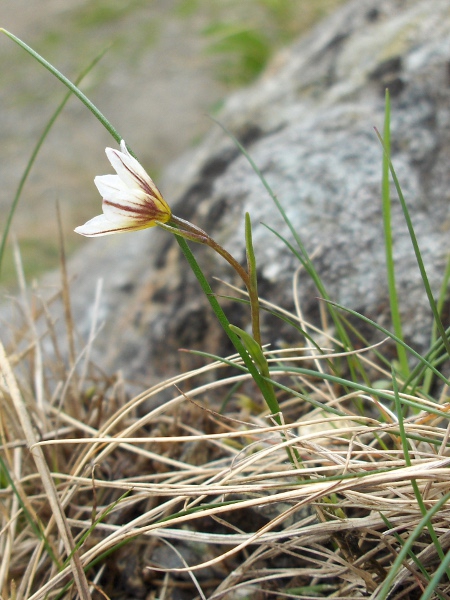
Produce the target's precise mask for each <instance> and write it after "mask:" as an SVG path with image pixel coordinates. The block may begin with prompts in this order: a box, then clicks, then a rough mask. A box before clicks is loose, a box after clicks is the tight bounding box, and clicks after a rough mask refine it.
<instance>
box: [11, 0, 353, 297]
mask: <svg viewBox="0 0 450 600" xmlns="http://www.w3.org/2000/svg"><path fill="white" fill-rule="evenodd" d="M342 3H343V0H245V1H244V2H243V1H242V0H128V1H123V0H120V1H111V0H89V1H88V0H71V1H70V2H67V1H66V0H46V1H45V2H40V1H37V0H2V3H1V5H0V25H1V26H2V27H4V28H5V29H7V30H9V31H11V32H12V33H14V34H15V35H17V36H18V37H20V38H21V39H22V40H24V41H25V42H26V43H27V44H29V45H30V46H32V47H33V48H34V49H35V50H37V51H38V52H39V53H41V54H42V55H43V56H44V57H45V58H46V59H47V60H49V61H50V62H51V63H52V64H53V65H55V66H56V67H57V68H58V69H60V70H61V71H62V72H63V73H64V74H65V75H67V76H68V77H69V78H71V79H72V80H73V79H75V78H76V76H77V75H78V74H79V73H80V72H81V71H82V70H83V69H84V68H85V67H86V66H87V65H88V64H89V63H90V62H91V61H92V60H93V58H94V57H95V56H96V55H98V53H99V52H101V51H102V50H105V49H106V48H108V50H107V52H106V54H105V56H104V57H103V58H102V60H101V61H100V62H99V63H98V64H97V65H96V67H95V68H94V69H93V70H92V71H91V72H90V73H89V75H88V76H87V77H86V78H85V80H84V81H83V83H82V85H81V88H82V89H83V91H84V92H85V93H86V94H87V95H88V96H89V97H90V99H91V100H92V101H93V102H94V103H95V104H96V105H97V106H98V107H99V108H100V110H101V111H102V112H103V113H104V114H105V115H106V116H107V118H108V119H109V120H110V121H111V122H112V123H113V125H114V126H115V127H116V129H117V130H118V131H119V133H120V134H121V135H122V136H123V137H124V138H125V139H126V140H127V142H128V143H129V144H130V146H131V147H132V148H133V150H134V151H135V152H136V154H137V155H138V156H139V158H140V160H141V162H142V163H143V164H144V166H145V167H146V168H147V169H148V170H149V172H150V174H151V175H152V176H153V177H154V178H155V179H156V180H157V179H158V174H159V173H160V172H161V170H162V169H163V168H164V167H165V166H166V165H167V164H168V162H169V161H170V160H171V159H173V158H175V157H176V156H178V155H180V154H181V153H182V152H183V151H185V150H186V149H187V148H189V147H190V146H192V145H193V144H195V143H197V142H198V140H200V139H201V137H202V136H203V135H204V133H205V132H206V131H207V130H208V129H209V128H210V127H212V126H213V125H212V124H211V121H210V119H209V118H208V116H207V115H208V114H216V113H217V111H218V110H219V109H220V106H221V103H222V100H223V98H224V97H225V96H226V95H227V94H228V93H229V92H230V91H232V90H233V89H236V88H237V87H241V86H244V85H247V84H249V83H251V82H252V81H253V80H254V79H255V78H257V77H258V76H259V75H260V74H261V73H262V72H263V71H264V69H265V68H266V67H267V65H268V64H269V63H270V61H271V60H272V59H273V57H274V56H275V55H276V54H277V52H278V51H279V50H281V49H282V48H283V47H285V46H286V45H288V44H289V43H290V42H291V41H292V40H294V39H295V38H296V37H298V36H299V35H300V33H302V32H304V31H306V30H308V29H310V28H311V27H312V26H313V25H314V24H315V23H316V22H317V21H318V20H319V19H321V18H322V17H324V16H326V15H327V14H329V13H330V12H331V11H333V10H334V9H335V8H336V7H337V5H339V4H342ZM0 65H1V66H0V102H1V112H0V136H1V139H2V145H1V148H0V177H1V181H2V186H0V211H1V215H2V218H1V230H3V227H4V224H5V221H6V214H7V212H8V210H9V207H10V206H11V203H12V200H13V197H14V194H15V191H16V189H17V186H18V183H19V180H20V177H21V175H22V173H23V171H24V169H25V167H26V165H27V161H28V159H29V157H30V155H31V152H32V150H33V147H34V145H35V144H36V141H37V139H38V138H39V135H40V134H41V132H42V130H43V129H44V126H45V124H46V122H47V121H48V119H49V118H50V116H51V115H52V113H53V112H54V110H55V109H56V107H57V105H58V104H59V102H60V101H61V99H62V98H63V96H64V94H65V91H66V90H65V88H64V87H63V86H62V85H61V84H60V83H59V82H58V81H57V80H56V79H55V78H53V77H52V76H51V75H50V74H49V73H48V72H47V71H45V69H43V67H41V66H40V65H39V64H38V63H37V62H35V61H34V60H33V59H32V58H31V57H30V56H29V55H27V54H26V53H25V52H24V51H23V50H22V49H21V48H19V47H18V46H17V45H15V44H14V43H13V42H12V41H11V40H9V39H8V38H7V37H6V36H4V35H3V36H0ZM276 65H277V63H276V61H274V62H273V63H272V68H273V69H276V68H277V66H276ZM111 144H114V142H112V140H111V138H110V137H109V135H108V134H107V133H106V132H105V131H104V130H103V128H102V127H101V126H100V125H99V124H98V123H97V121H96V120H95V119H94V118H93V117H92V115H90V113H89V112H88V111H87V109H85V108H84V107H83V106H82V105H81V103H80V102H79V101H78V100H76V99H71V100H70V101H69V103H68V105H67V106H66V108H65V109H64V112H63V114H62V115H61V116H60V117H59V119H58V121H57V123H56V125H55V126H54V128H53V129H52V131H51V133H50V135H49V136H48V138H47V140H46V142H45V144H44V146H43V148H42V150H41V152H40V154H39V158H38V160H37V162H36V163H35V165H34V167H33V170H32V173H31V176H30V178H29V180H28V182H27V184H26V186H25V188H24V192H23V195H22V198H21V200H20V203H19V205H18V209H17V212H16V214H15V217H14V221H13V227H12V232H13V234H14V236H15V238H16V239H17V240H18V242H19V247H20V250H21V254H22V259H23V263H24V267H25V272H26V274H27V276H28V277H31V276H37V275H39V274H41V273H42V272H45V271H47V270H49V269H52V268H54V267H56V266H57V263H58V255H59V243H58V228H57V219H56V210H55V204H56V202H58V203H59V204H60V206H61V213H62V220H63V229H64V234H65V240H66V242H65V243H66V246H67V250H68V251H69V252H72V251H73V250H75V249H76V247H77V246H78V245H80V244H82V243H83V242H84V243H85V241H84V240H83V238H81V237H79V236H77V235H76V234H74V233H73V231H72V230H73V228H74V227H75V226H76V225H78V224H80V223H82V222H84V221H85V220H86V219H88V218H90V217H91V216H93V215H95V214H97V213H98V212H100V198H99V196H98V194H97V191H96V189H95V187H94V185H93V178H94V176H95V175H98V174H104V173H108V172H110V171H111V168H110V167H109V165H108V163H107V161H106V158H105V155H104V152H103V150H104V148H105V146H107V145H111ZM15 280H16V275H15V270H14V266H13V260H12V250H11V245H10V244H9V245H8V250H7V253H6V257H5V260H4V263H3V267H2V272H1V276H0V286H1V287H2V288H3V289H10V288H11V287H13V286H14V282H15Z"/></svg>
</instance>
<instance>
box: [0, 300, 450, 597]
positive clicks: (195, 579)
mask: <svg viewBox="0 0 450 600" xmlns="http://www.w3.org/2000/svg"><path fill="white" fill-rule="evenodd" d="M64 297H65V304H66V309H68V308H69V301H68V299H67V296H64ZM33 302H34V308H33V310H31V309H30V305H29V304H23V303H22V304H21V307H22V308H21V310H22V311H23V313H24V314H25V315H26V323H27V327H26V329H24V330H22V331H19V330H15V333H14V335H13V336H12V337H11V338H10V340H9V342H8V343H7V344H6V342H5V346H6V347H5V348H4V347H3V346H2V349H1V352H0V366H1V373H2V375H1V379H0V402H1V409H0V435H1V448H0V458H1V472H2V475H1V489H0V497H1V514H0V516H1V525H0V527H1V529H0V555H1V567H0V590H1V595H2V597H3V598H5V599H6V598H11V599H12V598H14V599H15V600H24V599H27V600H40V599H43V598H62V597H74V593H75V592H77V593H78V595H79V596H81V597H82V596H84V597H86V598H87V597H93V598H114V599H119V598H123V599H125V598H131V597H135V598H144V597H145V598H159V599H161V600H162V599H169V598H174V599H175V598H177V599H186V600H192V598H202V599H205V598H208V599H210V600H218V599H224V600H231V599H237V598H254V599H265V598H267V599H269V598H304V599H306V598H317V597H327V598H340V599H342V600H343V599H345V598H379V597H381V596H380V595H379V593H380V589H381V586H382V585H383V582H384V581H385V580H386V577H388V575H389V574H390V573H393V571H392V568H393V565H394V562H395V561H396V559H398V556H399V553H400V552H401V550H402V548H403V547H404V546H405V544H407V543H410V550H409V553H407V554H406V557H405V559H404V560H403V562H402V564H401V566H400V568H399V570H398V571H396V572H395V577H394V579H393V581H392V583H391V586H390V591H391V595H390V596H389V597H390V598H396V599H400V598H416V597H417V598H418V597H419V596H420V594H421V593H422V591H423V590H424V589H425V588H426V586H427V585H428V581H429V579H430V577H432V576H433V573H434V572H435V571H436V569H437V568H438V567H439V565H440V564H441V562H442V557H441V556H440V554H439V551H441V552H442V553H444V554H445V553H446V552H447V550H448V549H449V547H450V534H449V530H448V521H447V519H448V518H449V516H450V512H449V507H448V504H447V503H446V498H445V495H446V494H447V492H448V489H449V481H450V471H449V469H448V465H449V463H450V456H449V452H448V430H447V428H446V427H444V426H443V424H444V423H445V414H446V412H447V410H448V405H447V404H437V403H434V402H433V401H432V400H430V398H424V397H421V396H420V395H419V394H418V395H417V396H411V395H409V396H406V394H404V395H403V396H404V397H405V400H409V401H411V402H415V403H417V404H418V405H420V406H422V407H423V410H420V411H419V410H416V411H415V412H414V414H413V416H410V417H409V418H408V419H405V421H404V428H405V434H406V436H407V439H408V441H409V444H410V454H409V459H407V458H405V453H404V448H403V446H402V441H401V436H400V432H399V423H398V422H397V419H396V418H395V414H394V411H393V410H392V406H393V405H394V404H393V401H394V393H393V392H392V390H391V389H389V388H387V389H385V390H383V394H384V396H383V397H384V398H385V401H384V402H383V404H381V403H380V400H379V397H377V396H376V395H375V394H369V393H367V392H365V393H363V392H361V391H358V390H355V389H353V390H351V389H345V388H344V386H337V385H336V384H330V382H327V381H324V380H323V378H322V377H321V375H320V373H321V372H322V371H323V372H326V371H327V364H326V361H325V359H324V357H323V356H322V357H317V356H315V357H312V356H311V352H312V350H311V348H297V349H295V348H294V349H292V348H291V349H289V352H283V351H279V352H276V351H272V352H268V356H269V357H270V360H271V361H272V364H273V365H276V367H274V371H273V378H274V380H275V381H277V382H279V383H280V384H281V385H282V386H284V387H282V388H280V389H279V401H280V403H281V406H282V410H283V418H284V422H285V423H286V425H284V426H274V424H273V420H272V419H271V417H270V415H268V414H267V413H266V412H264V408H263V405H262V403H261V404H259V398H258V394H257V392H256V389H255V388H254V387H253V385H252V382H251V380H249V378H248V376H247V375H246V374H244V373H242V372H241V371H239V369H238V368H232V367H225V366H224V365H223V364H221V363H220V362H216V363H211V364H208V365H206V366H205V367H203V368H201V369H197V370H195V371H192V372H189V373H185V374H183V375H179V376H176V377H173V378H172V379H170V380H167V381H164V382H161V383H160V384H158V385H155V386H154V387H153V388H151V389H149V390H147V391H145V392H144V393H142V394H140V395H138V396H136V397H133V398H131V399H130V400H126V394H125V392H124V386H123V382H121V381H120V379H119V378H110V379H108V378H106V377H103V378H102V377H99V376H98V370H95V369H93V368H92V365H90V363H89V359H87V362H86V357H88V356H89V349H88V348H84V349H83V350H82V351H81V352H79V353H78V354H77V353H76V352H75V351H74V350H72V351H70V352H66V351H65V350H63V349H62V348H61V347H60V346H61V335H60V334H57V333H56V329H55V324H54V322H53V320H52V318H51V317H50V316H49V315H50V314H51V312H52V311H51V302H50V304H49V303H46V302H44V301H43V300H42V298H40V299H37V297H35V299H34V301H33ZM69 313H70V311H67V310H66V322H67V323H70V322H71V320H70V318H69V317H68V315H69ZM42 323H45V328H43V326H42ZM74 339H76V336H75V333H74V331H73V330H71V332H70V335H69V340H72V341H70V343H69V346H68V347H69V349H70V348H72V349H73V348H74V347H75V344H74V342H73V340H74ZM328 345H329V346H330V348H328V349H324V354H325V355H326V356H327V357H330V358H331V360H332V359H333V358H335V357H336V354H338V352H337V351H336V350H334V349H333V347H334V342H333V340H331V341H330V340H328ZM65 356H67V357H68V358H67V359H66V358H64V357H65ZM359 356H360V357H361V359H362V360H364V361H366V363H367V364H368V363H369V360H370V359H369V356H370V354H367V353H364V352H362V353H361V354H360V355H359ZM228 360H229V361H231V362H234V363H235V364H236V365H238V364H239V362H238V359H237V358H236V357H235V356H234V357H229V359H228ZM299 365H302V366H305V365H306V366H308V368H309V369H310V370H314V369H316V373H317V375H316V376H314V375H311V374H309V375H305V374H299V373H298V372H297V371H295V367H298V366H299ZM371 368H372V369H373V371H374V372H377V373H378V374H379V379H380V380H382V379H388V378H389V374H387V373H385V372H383V370H382V369H381V368H380V367H379V366H377V365H376V364H372V365H371ZM225 369H226V371H225ZM219 371H220V377H216V378H214V377H211V375H212V374H214V373H215V372H219ZM205 374H208V377H207V380H208V381H210V380H211V379H214V381H213V382H212V383H208V384H204V383H202V382H203V381H205V380H206V378H205V377H204V376H205ZM233 386H237V387H235V391H234V393H233V394H232V395H231V397H230V399H229V401H228V403H227V404H226V407H225V409H224V411H223V413H224V414H219V412H218V410H219V409H218V408H217V406H218V403H217V400H216V399H217V398H225V397H226V396H227V394H228V393H229V391H230V389H231V388H232V387H233ZM183 389H189V392H188V395H186V394H184V393H183V392H182V391H181V390H183ZM167 390H171V392H172V399H171V400H170V401H168V402H164V403H162V404H161V405H158V404H159V401H158V398H159V397H161V395H162V394H163V393H164V392H165V393H166V394H167ZM389 397H391V398H392V403H389V401H388V399H389ZM307 398H309V399H310V400H311V401H314V402H315V403H316V406H315V407H314V406H311V404H308V402H307V401H306V400H305V399H307ZM317 403H321V404H320V405H319V404H317ZM358 403H362V404H363V405H364V406H365V407H366V410H365V414H361V413H360V412H358V411H357V410H356V408H355V407H356V406H357V405H358ZM146 406H156V408H153V409H151V410H148V411H147V410H146V408H145V407H146ZM389 406H390V407H391V408H389ZM330 408H332V409H334V411H335V413H334V414H333V413H330V412H327V410H328V409H330ZM432 411H434V412H432ZM280 431H283V432H284V434H285V435H284V438H283V437H282V436H280ZM286 446H290V447H293V448H295V449H296V450H297V452H298V454H299V456H300V459H301V463H300V464H298V468H297V469H294V468H293V467H292V465H291V464H290V462H289V461H288V460H287V455H286V448H285V447H286ZM415 486H416V487H415ZM417 489H418V490H419V492H420V497H421V499H422V501H423V506H421V505H420V503H419V502H418V497H417ZM438 503H441V504H442V506H441V507H440V510H438V511H436V512H435V514H434V515H433V516H432V517H431V518H430V525H432V530H434V532H435V534H436V536H437V539H438V541H439V544H440V550H439V548H438V547H437V546H436V543H435V541H433V539H432V536H431V533H430V526H422V527H420V529H419V530H418V531H417V532H416V533H414V530H415V529H416V528H417V526H418V524H419V523H420V522H421V520H422V519H423V517H424V508H425V511H429V510H430V509H432V508H433V507H436V506H437V505H438ZM414 535H415V536H416V537H415V539H414ZM74 586H75V587H74ZM437 590H438V593H439V595H437V596H436V597H441V598H449V597H450V585H449V583H448V582H447V581H442V582H441V584H440V586H439V588H437Z"/></svg>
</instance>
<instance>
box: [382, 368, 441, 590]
mask: <svg viewBox="0 0 450 600" xmlns="http://www.w3.org/2000/svg"><path fill="white" fill-rule="evenodd" d="M392 384H393V389H394V398H395V408H396V411H397V419H398V427H399V430H400V439H401V441H402V448H403V456H404V458H405V464H406V466H407V467H410V466H411V465H412V461H411V457H410V455H409V444H408V440H407V437H406V432H405V424H404V422H403V411H402V407H401V403H400V396H399V393H398V386H397V379H396V377H395V372H394V370H393V369H392ZM411 486H412V488H413V491H414V495H415V497H416V500H417V504H418V506H419V508H420V512H421V513H422V515H423V516H425V515H426V514H427V509H426V506H425V503H424V501H423V498H422V494H421V493H420V489H419V486H418V485H417V481H416V480H415V479H412V480H411ZM427 529H428V533H429V534H430V538H431V540H432V542H433V544H434V547H435V548H436V552H437V553H438V556H439V558H440V559H441V561H442V560H444V552H443V550H442V546H441V544H440V543H439V539H438V537H437V535H436V532H435V530H434V527H433V524H432V523H431V521H429V522H428V523H427ZM447 576H449V572H447ZM449 579H450V577H449Z"/></svg>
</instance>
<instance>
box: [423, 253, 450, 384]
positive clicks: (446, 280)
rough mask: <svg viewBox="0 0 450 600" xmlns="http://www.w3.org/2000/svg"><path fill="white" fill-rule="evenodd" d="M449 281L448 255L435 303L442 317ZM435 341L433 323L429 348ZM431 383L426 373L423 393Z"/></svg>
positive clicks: (429, 375) (429, 374)
mask: <svg viewBox="0 0 450 600" xmlns="http://www.w3.org/2000/svg"><path fill="white" fill-rule="evenodd" d="M449 281H450V255H449V256H448V259H447V265H446V267H445V273H444V277H443V280H442V284H441V289H440V292H439V298H438V302H437V311H438V313H439V315H442V310H443V308H444V302H445V299H446V297H447V290H448V284H449ZM445 333H446V337H447V336H448V330H446V332H445ZM436 340H437V326H436V321H433V327H432V330H431V340H430V345H431V347H433V345H434V344H435V342H436ZM432 381H433V375H432V373H431V372H430V371H427V373H426V374H425V378H424V382H423V388H424V390H425V393H428V391H429V390H430V388H431V385H432Z"/></svg>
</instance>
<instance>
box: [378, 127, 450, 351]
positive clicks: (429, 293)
mask: <svg viewBox="0 0 450 600" xmlns="http://www.w3.org/2000/svg"><path fill="white" fill-rule="evenodd" d="M376 133H377V136H378V139H379V140H380V142H381V144H382V146H383V149H384V151H385V152H386V148H385V146H384V140H383V138H382V137H381V135H380V134H379V132H378V131H376ZM388 162H389V169H390V172H391V175H392V179H393V181H394V185H395V189H396V190H397V195H398V198H399V200H400V204H401V207H402V210H403V216H404V217H405V221H406V226H407V227H408V232H409V237H410V239H411V243H412V245H413V248H414V253H415V255H416V260H417V264H418V267H419V271H420V275H421V277H422V282H423V286H424V288H425V292H426V294H427V298H428V302H429V304H430V308H431V311H432V313H433V317H434V320H435V323H436V327H437V329H438V332H439V335H440V336H441V338H442V341H443V343H444V345H445V349H446V351H447V354H448V356H450V342H449V340H448V337H447V335H446V333H445V329H444V326H443V324H442V321H441V318H440V316H439V311H438V309H437V305H436V302H435V300H434V296H433V292H432V290H431V286H430V283H429V281H428V276H427V272H426V269H425V265H424V262H423V260H422V254H421V252H420V248H419V244H418V242H417V237H416V234H415V231H414V227H413V224H412V221H411V217H410V214H409V210H408V207H407V205H406V201H405V197H404V196H403V192H402V189H401V186H400V182H399V180H398V177H397V173H396V172H395V169H394V165H393V164H392V161H391V160H389V161H388Z"/></svg>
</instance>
